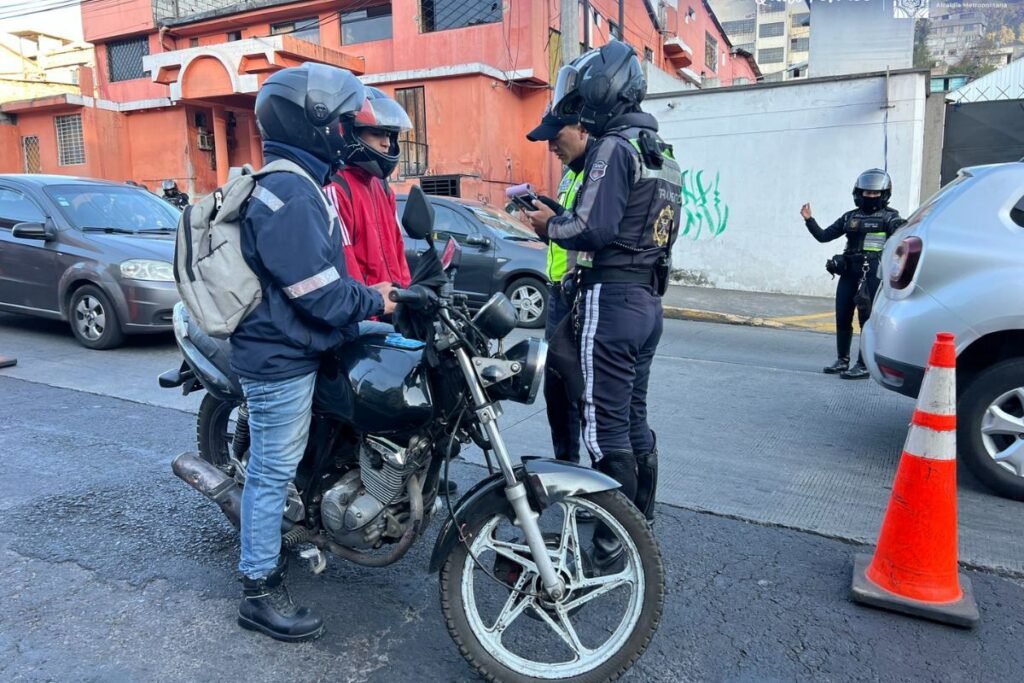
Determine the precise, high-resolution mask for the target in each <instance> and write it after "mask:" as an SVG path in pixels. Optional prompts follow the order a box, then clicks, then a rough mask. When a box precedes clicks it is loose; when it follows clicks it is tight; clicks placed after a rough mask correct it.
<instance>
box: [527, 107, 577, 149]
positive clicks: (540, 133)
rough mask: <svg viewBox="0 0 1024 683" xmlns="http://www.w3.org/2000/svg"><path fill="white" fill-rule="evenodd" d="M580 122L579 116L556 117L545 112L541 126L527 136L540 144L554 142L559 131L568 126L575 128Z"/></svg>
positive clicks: (531, 140)
mask: <svg viewBox="0 0 1024 683" xmlns="http://www.w3.org/2000/svg"><path fill="white" fill-rule="evenodd" d="M579 122H580V117H579V116H566V117H564V118H563V117H561V116H555V115H554V114H552V113H551V112H550V111H548V112H545V114H544V118H542V119H541V120H540V125H539V126H537V127H536V128H534V129H533V130H531V131H530V132H529V133H527V134H526V139H527V140H529V141H530V142H540V141H544V142H546V141H548V140H554V139H555V138H556V137H558V131H560V130H562V128H564V127H566V126H574V125H576V124H577V123H579Z"/></svg>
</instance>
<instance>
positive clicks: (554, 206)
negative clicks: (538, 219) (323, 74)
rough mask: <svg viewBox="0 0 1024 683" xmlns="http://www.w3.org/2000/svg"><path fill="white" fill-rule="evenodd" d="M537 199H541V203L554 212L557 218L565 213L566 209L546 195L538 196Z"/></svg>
mask: <svg viewBox="0 0 1024 683" xmlns="http://www.w3.org/2000/svg"><path fill="white" fill-rule="evenodd" d="M537 199H539V200H540V201H541V203H542V204H544V206H546V207H548V208H549V209H551V210H552V211H554V212H555V215H556V216H561V215H562V214H563V213H565V207H564V206H562V205H561V204H559V203H558V202H556V201H555V200H554V199H552V198H551V197H548V196H546V195H538V196H537Z"/></svg>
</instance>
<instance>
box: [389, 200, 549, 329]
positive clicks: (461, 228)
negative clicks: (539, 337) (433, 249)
mask: <svg viewBox="0 0 1024 683" xmlns="http://www.w3.org/2000/svg"><path fill="white" fill-rule="evenodd" d="M429 198H430V202H431V204H432V205H433V207H434V232H435V237H436V239H437V244H436V246H437V248H442V247H443V246H444V244H445V242H447V240H448V237H452V238H454V239H455V240H456V241H457V242H458V243H459V245H460V246H461V247H462V260H461V261H460V265H459V270H458V272H457V274H456V276H455V288H456V289H457V290H458V291H460V292H462V293H464V294H466V295H467V296H468V297H469V301H470V305H471V306H472V307H479V306H482V305H483V304H484V303H486V302H487V300H488V299H489V298H490V297H491V296H492V295H493V294H494V293H495V292H504V293H505V294H506V295H507V296H508V298H509V299H511V300H512V303H513V304H514V305H515V307H516V310H517V311H519V325H520V327H534V328H536V327H543V326H544V324H545V322H546V321H547V312H548V311H547V309H548V287H547V275H546V272H547V247H546V245H545V244H544V243H543V242H542V241H541V240H540V239H539V238H538V237H537V235H536V234H535V233H534V232H532V231H531V230H530V229H528V228H527V227H526V226H525V225H523V224H522V223H520V222H519V221H517V220H516V219H514V218H512V216H510V215H509V214H507V213H505V212H504V211H501V210H499V209H495V208H493V207H490V206H487V205H485V204H481V203H479V202H474V201H470V200H466V199H456V198H453V197H437V196H430V197H429ZM396 199H397V200H398V216H399V219H401V216H402V213H403V212H404V211H405V200H406V195H397V196H396ZM399 224H401V220H399ZM402 237H403V238H404V240H405V254H406V258H407V260H408V261H409V268H410V269H412V268H414V267H415V266H416V261H417V259H418V258H419V256H420V254H421V253H423V251H424V250H426V248H427V243H426V242H425V241H424V240H416V239H412V238H411V237H409V236H408V235H406V234H405V232H404V230H403V233H402Z"/></svg>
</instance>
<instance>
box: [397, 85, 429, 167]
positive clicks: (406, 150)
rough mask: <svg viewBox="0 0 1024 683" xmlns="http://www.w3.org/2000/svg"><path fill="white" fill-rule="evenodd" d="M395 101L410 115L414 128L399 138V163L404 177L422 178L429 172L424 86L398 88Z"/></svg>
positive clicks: (404, 132)
mask: <svg viewBox="0 0 1024 683" xmlns="http://www.w3.org/2000/svg"><path fill="white" fill-rule="evenodd" d="M395 100H397V101H398V104H400V105H402V109H404V110H405V111H406V113H407V114H408V115H409V120H410V121H412V128H411V129H410V130H407V131H403V132H402V135H401V137H400V138H399V143H400V146H401V148H402V152H401V154H402V156H401V161H400V163H399V168H400V171H399V172H400V173H401V175H402V177H405V178H407V177H410V176H421V175H423V174H425V173H426V172H427V149H428V148H427V108H426V102H425V98H424V93H423V86H422V85H420V86H416V87H414V88H397V89H396V90H395Z"/></svg>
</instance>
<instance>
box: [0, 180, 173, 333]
mask: <svg viewBox="0 0 1024 683" xmlns="http://www.w3.org/2000/svg"><path fill="white" fill-rule="evenodd" d="M180 215H181V213H180V212H179V211H178V210H177V209H175V208H174V207H172V206H170V205H169V204H167V203H166V202H164V201H162V200H161V199H159V198H158V197H156V196H155V195H153V194H151V193H149V192H147V191H146V190H144V189H142V188H138V187H132V186H130V185H121V184H117V183H112V182H106V181H102V180H92V179H88V178H73V177H68V176H50V175H34V174H33V175H0V310H2V311H7V312H10V313H22V314H26V315H36V316H41V317H44V318H52V319H55V320H67V321H68V322H69V323H70V324H71V329H72V331H73V332H74V334H75V337H76V338H77V339H78V341H79V342H81V343H82V344H83V345H84V346H87V347H89V348H91V349H109V348H113V347H115V346H117V345H119V344H120V343H121V342H122V341H123V340H124V335H125V334H134V333H146V332H158V331H163V330H169V329H170V328H171V309H172V308H173V306H174V304H175V303H176V302H177V301H178V300H179V299H178V292H177V289H176V288H175V285H174V277H173V273H172V270H171V262H172V257H173V254H174V235H175V231H176V230H177V226H178V218H179V216H180Z"/></svg>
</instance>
